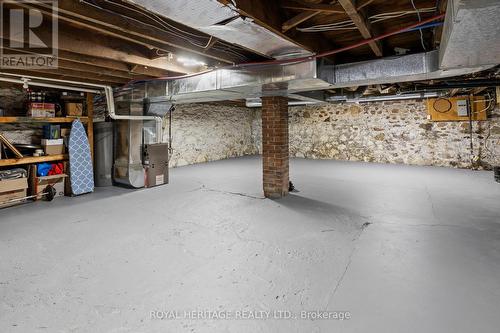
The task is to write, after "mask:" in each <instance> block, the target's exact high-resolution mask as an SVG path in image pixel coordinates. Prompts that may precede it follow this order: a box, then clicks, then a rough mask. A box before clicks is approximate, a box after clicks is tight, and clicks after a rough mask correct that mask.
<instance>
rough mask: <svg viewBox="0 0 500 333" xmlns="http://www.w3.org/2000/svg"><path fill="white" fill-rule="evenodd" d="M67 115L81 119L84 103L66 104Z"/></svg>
mask: <svg viewBox="0 0 500 333" xmlns="http://www.w3.org/2000/svg"><path fill="white" fill-rule="evenodd" d="M66 115H67V116H73V117H75V116H76V117H79V116H82V115H83V104H82V103H66Z"/></svg>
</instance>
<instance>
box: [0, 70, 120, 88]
mask: <svg viewBox="0 0 500 333" xmlns="http://www.w3.org/2000/svg"><path fill="white" fill-rule="evenodd" d="M2 72H5V73H12V74H17V75H26V76H37V77H46V78H49V79H58V80H69V81H85V82H88V83H95V84H108V85H112V86H119V85H123V84H125V83H127V82H128V81H127V80H122V79H116V78H109V77H106V76H97V75H92V74H89V73H84V72H78V71H67V70H63V69H59V70H53V69H38V70H25V69H2Z"/></svg>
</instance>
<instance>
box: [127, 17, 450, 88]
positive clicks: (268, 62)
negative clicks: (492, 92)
mask: <svg viewBox="0 0 500 333" xmlns="http://www.w3.org/2000/svg"><path fill="white" fill-rule="evenodd" d="M444 16H445V14H439V15H436V16H432V17H430V18H428V19H425V20H423V21H422V22H417V23H413V24H410V25H408V26H406V27H403V28H399V29H396V30H393V31H390V32H387V33H385V34H382V35H379V36H377V37H372V38H369V39H365V40H362V41H360V42H357V43H354V44H351V45H348V46H345V47H341V48H338V49H334V50H331V51H325V52H321V53H318V54H316V55H311V56H304V57H299V58H287V59H274V60H266V61H254V62H246V63H240V64H234V65H232V66H225V67H222V68H226V69H228V68H245V67H250V66H265V65H285V64H291V63H301V62H306V61H311V60H315V59H319V58H324V57H328V56H331V55H334V54H337V53H341V52H345V51H348V50H352V49H355V48H358V47H360V46H363V45H367V44H369V43H371V42H374V41H378V40H381V39H384V38H387V37H390V36H394V35H397V34H401V33H404V32H407V31H410V30H411V29H414V28H416V27H419V26H421V25H425V24H428V23H430V22H434V21H438V20H442V19H443V18H444ZM216 69H217V68H212V69H209V70H205V71H202V72H198V73H192V74H186V75H180V76H175V77H158V78H153V79H145V80H137V81H130V82H129V83H127V84H126V85H125V86H123V87H122V88H121V89H122V90H125V89H131V88H130V87H131V86H133V85H134V84H138V83H144V82H151V81H163V80H177V79H185V78H190V77H194V76H198V75H202V74H205V73H210V72H213V71H214V70H216Z"/></svg>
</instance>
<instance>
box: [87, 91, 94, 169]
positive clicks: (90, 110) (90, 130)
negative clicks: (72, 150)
mask: <svg viewBox="0 0 500 333" xmlns="http://www.w3.org/2000/svg"><path fill="white" fill-rule="evenodd" d="M87 117H88V119H89V121H88V122H87V136H88V137H89V145H90V156H91V157H92V164H94V119H93V118H94V94H92V93H87Z"/></svg>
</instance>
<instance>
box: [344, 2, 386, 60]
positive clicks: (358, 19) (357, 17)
mask: <svg viewBox="0 0 500 333" xmlns="http://www.w3.org/2000/svg"><path fill="white" fill-rule="evenodd" d="M338 1H339V3H340V5H341V6H342V7H343V8H344V10H345V12H346V14H347V15H348V16H349V17H350V18H351V20H352V21H353V22H354V24H355V25H356V27H357V28H358V30H359V32H360V33H361V35H362V36H363V38H364V39H369V38H372V37H373V36H372V33H371V28H370V22H369V21H368V20H367V19H365V18H364V17H363V15H362V14H361V12H358V10H357V9H356V5H355V3H354V1H353V0H338ZM368 45H369V46H370V48H371V49H372V50H373V53H375V55H376V56H377V57H382V56H383V52H382V46H381V44H380V43H379V42H370V43H369V44H368Z"/></svg>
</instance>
